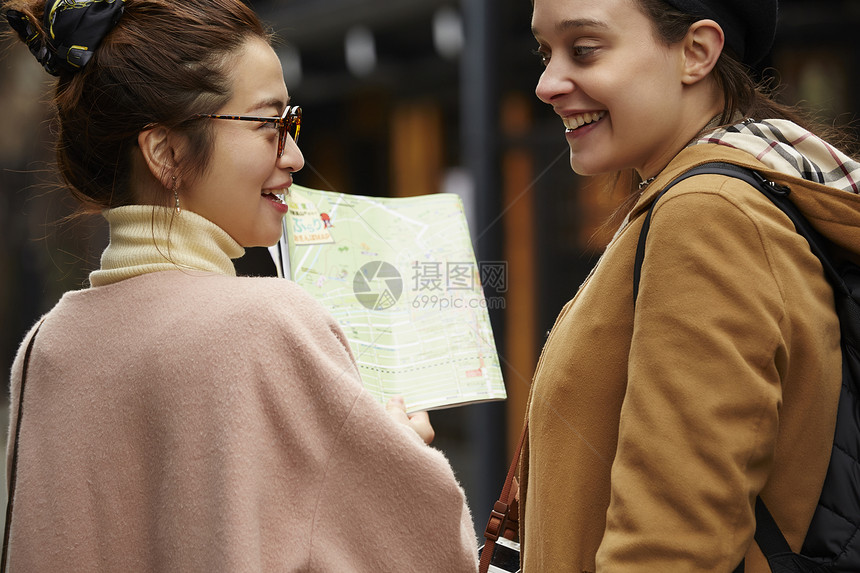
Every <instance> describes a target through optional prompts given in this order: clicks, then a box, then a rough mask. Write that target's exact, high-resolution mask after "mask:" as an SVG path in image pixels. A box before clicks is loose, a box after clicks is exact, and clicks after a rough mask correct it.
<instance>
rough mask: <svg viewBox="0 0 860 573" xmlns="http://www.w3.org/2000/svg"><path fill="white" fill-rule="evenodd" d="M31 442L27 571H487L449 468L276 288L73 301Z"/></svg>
mask: <svg viewBox="0 0 860 573" xmlns="http://www.w3.org/2000/svg"><path fill="white" fill-rule="evenodd" d="M27 338H28V339H29V336H28V337H27ZM26 342H27V341H26V340H25V341H24V345H23V346H22V349H23V348H25V347H26ZM21 354H22V353H19V356H18V358H17V359H16V361H15V363H14V366H13V369H12V405H13V406H12V411H11V420H12V427H11V432H10V435H11V436H14V435H15V430H16V427H15V420H16V416H17V413H18V408H17V403H18V397H19V390H20V380H21V374H22V356H21ZM19 448H20V460H19V466H18V481H17V490H16V492H15V506H14V507H15V510H14V514H13V519H12V527H11V545H10V565H11V570H12V571H15V572H16V573H25V572H28V571H33V572H45V571H122V572H134V571H141V572H143V571H147V572H148V571H183V572H187V571H206V572H213V571H267V572H268V571H332V572H346V571H366V572H368V573H370V572H374V573H377V572H383V571H392V572H395V571H396V572H405V571H428V572H429V571H433V572H437V571H438V572H441V571H445V572H459V571H475V570H476V569H477V565H476V543H475V539H474V532H473V528H472V523H471V518H470V515H469V511H468V508H467V505H466V502H465V499H464V494H463V491H462V490H461V489H460V487H459V485H458V484H457V482H456V480H455V479H454V476H453V474H452V471H451V468H450V466H449V465H448V462H447V460H446V459H445V458H444V457H443V455H442V454H441V453H440V452H438V451H437V450H434V449H432V448H430V447H428V446H426V445H424V444H423V443H422V442H421V440H420V439H419V438H418V436H417V435H416V434H415V433H414V432H413V431H412V430H411V429H409V428H407V427H405V426H402V425H400V424H398V423H395V422H394V421H393V420H391V419H390V417H389V416H388V415H387V414H386V413H385V411H384V409H383V408H382V406H381V405H380V404H378V403H377V402H376V401H375V400H374V399H373V398H371V396H370V395H369V394H368V393H367V392H366V391H364V390H363V389H362V386H361V384H360V382H359V375H358V372H357V369H356V367H355V364H354V361H353V357H352V355H351V353H350V350H349V348H348V346H347V343H346V340H345V338H344V336H343V335H342V333H341V331H340V328H339V327H338V325H337V323H336V322H335V321H334V319H332V318H331V317H330V316H329V315H328V314H327V313H326V312H325V311H324V310H323V309H322V307H321V306H320V305H319V304H318V303H317V302H316V301H314V300H312V299H311V298H310V297H309V296H307V295H306V294H305V293H304V292H303V291H301V290H300V289H299V288H298V287H296V286H295V285H294V284H292V283H290V282H289V281H285V280H282V279H274V278H271V279H269V278H236V277H226V276H221V275H218V274H211V273H201V272H197V271H182V270H174V271H163V272H156V273H149V274H144V275H141V276H137V277H135V278H130V279H127V280H123V281H120V282H117V283H115V284H110V285H107V286H101V287H97V288H90V289H86V290H81V291H76V292H71V293H67V294H66V295H65V296H64V297H63V298H62V300H61V301H60V302H59V303H58V304H57V306H56V307H55V308H54V309H53V310H52V311H51V312H50V313H48V315H47V316H46V319H45V322H44V324H43V326H42V327H41V330H40V331H39V332H38V336H37V338H36V342H35V346H34V350H33V355H32V358H31V362H30V365H29V370H28V375H27V384H26V389H25V397H24V405H23V420H22V423H21V437H20V445H19Z"/></svg>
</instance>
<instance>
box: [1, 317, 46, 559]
mask: <svg viewBox="0 0 860 573" xmlns="http://www.w3.org/2000/svg"><path fill="white" fill-rule="evenodd" d="M40 328H42V323H41V322H40V323H39V326H37V327H36V330H35V331H34V332H33V336H31V337H30V342H29V343H28V344H27V350H25V351H24V367H23V369H22V371H21V388H20V389H19V390H18V417H17V421H16V422H15V442H14V444H13V446H12V461H11V462H10V466H9V492H8V498H7V501H6V529H5V530H4V531H3V554H2V556H0V573H5V571H6V560H7V558H8V556H9V530H10V529H11V527H10V526H11V525H12V501H13V499H14V496H15V483H16V481H17V478H18V440H19V439H20V437H21V411H22V409H23V408H22V407H23V406H24V384H25V383H26V382H27V366H28V365H29V364H30V354H31V353H32V351H33V342H35V340H36V335H37V334H38V333H39V329H40Z"/></svg>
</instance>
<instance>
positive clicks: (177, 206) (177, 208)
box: [172, 175, 182, 214]
mask: <svg viewBox="0 0 860 573" xmlns="http://www.w3.org/2000/svg"><path fill="white" fill-rule="evenodd" d="M172 179H173V197H174V198H175V199H176V204H175V206H174V208H173V209H174V210H175V211H176V213H177V214H179V213H181V212H182V209H180V208H179V192H178V191H177V190H176V187H177V186H176V176H175V175H173V176H172Z"/></svg>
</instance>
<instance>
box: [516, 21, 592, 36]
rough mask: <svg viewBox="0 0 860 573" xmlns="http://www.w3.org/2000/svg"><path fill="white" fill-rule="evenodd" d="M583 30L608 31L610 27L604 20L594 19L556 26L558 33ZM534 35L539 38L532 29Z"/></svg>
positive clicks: (562, 22) (563, 22) (536, 32)
mask: <svg viewBox="0 0 860 573" xmlns="http://www.w3.org/2000/svg"><path fill="white" fill-rule="evenodd" d="M581 28H593V29H598V30H608V29H609V26H608V25H607V24H606V22H604V21H602V20H596V19H594V18H575V19H572V20H562V21H561V22H559V23H558V24H556V26H555V29H556V31H558V32H569V31H570V30H578V29H581ZM532 34H533V35H534V36H539V35H540V34H538V31H537V30H536V29H535V28H534V27H532Z"/></svg>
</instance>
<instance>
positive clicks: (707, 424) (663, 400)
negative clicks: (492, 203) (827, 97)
mask: <svg viewBox="0 0 860 573" xmlns="http://www.w3.org/2000/svg"><path fill="white" fill-rule="evenodd" d="M776 23H777V2H776V0H761V1H756V2H749V1H747V0H535V1H534V10H533V15H532V30H533V33H534V36H535V39H536V41H537V43H538V55H539V56H540V59H541V61H542V62H543V64H544V66H545V69H544V71H543V74H542V75H541V78H540V80H539V82H538V84H537V87H536V90H535V91H536V94H537V96H538V97H539V98H540V99H541V100H542V101H543V102H545V103H547V104H549V105H551V106H552V107H553V109H554V111H555V112H556V113H557V114H558V115H559V117H560V120H561V121H560V122H559V134H560V136H561V135H563V136H564V137H565V138H566V139H567V142H568V144H569V146H570V164H571V167H572V168H573V170H574V171H576V172H577V173H580V174H584V175H593V174H604V173H608V174H612V173H620V172H625V173H627V172H629V173H632V175H633V176H632V177H630V178H619V181H622V180H633V181H635V182H636V183H637V184H638V185H635V186H634V188H633V189H624V190H623V191H625V192H627V193H628V194H629V199H628V201H627V204H626V207H627V209H626V211H625V215H626V217H625V219H624V221H623V223H622V224H621V227H620V228H619V229H618V230H617V232H616V233H615V235H614V238H613V239H612V241H611V242H610V244H609V245H608V247H607V248H606V251H605V252H604V254H603V256H602V257H601V259H600V261H599V263H598V264H597V266H596V268H595V269H594V270H593V271H592V273H591V275H590V276H589V277H588V279H587V280H586V281H585V283H584V284H583V285H582V286H581V287H580V289H579V292H578V293H577V294H576V296H575V297H574V298H573V300H571V301H570V302H568V303H567V305H566V306H565V307H564V308H563V309H562V311H561V313H560V314H559V316H558V319H557V320H556V324H555V326H554V327H553V329H552V331H551V333H550V335H549V338H548V339H547V342H546V345H545V347H544V349H543V353H542V356H541V358H540V361H539V362H538V367H537V370H536V372H535V375H534V381H533V384H532V386H531V394H530V397H529V405H528V413H527V417H526V424H527V429H528V435H527V441H526V446H525V447H524V449H523V454H522V455H523V457H522V459H521V470H522V471H521V475H520V487H521V490H520V508H521V515H520V527H521V530H520V536H521V542H522V556H523V563H522V564H523V571H524V572H525V573H533V572H536V571H553V572H555V571H576V572H583V573H585V572H595V571H624V572H638V571H642V572H652V571H724V572H729V571H733V570H737V571H744V570H745V571H746V572H747V573H749V572H755V573H764V572H766V571H770V567H769V565H768V562H767V561H766V560H765V558H764V557H763V555H762V552H761V551H760V550H759V547H758V545H757V543H756V541H755V540H754V533H755V532H756V525H757V524H756V519H757V516H758V515H759V514H758V513H757V511H756V508H755V506H756V498H757V497H760V499H761V500H763V501H764V503H765V504H766V506H767V508H768V509H769V510H770V512H771V514H772V515H773V518H774V519H775V521H776V523H777V525H778V526H779V528H780V529H781V530H782V532H783V533H784V535H785V538H786V540H787V542H788V544H789V546H790V548H791V549H792V551H794V552H800V550H801V547H802V546H803V545H804V538H805V536H806V534H807V530H808V529H809V528H810V523H811V522H812V521H813V514H814V513H815V512H816V511H817V510H816V505H817V502H818V499H819V495H820V493H821V491H822V485H823V483H824V481H825V475H826V473H827V471H828V463H829V460H830V452H831V446H832V444H833V436H834V425H835V420H836V412H837V403H838V399H839V392H840V385H841V353H840V346H839V339H840V331H839V323H838V320H837V317H836V313H835V309H834V302H833V292H832V289H831V288H830V286H829V284H828V283H827V281H826V280H825V277H824V274H823V272H822V267H821V264H820V263H819V261H818V259H817V258H816V257H815V256H814V255H813V254H812V253H811V251H810V249H809V245H808V244H807V243H806V241H805V240H804V239H803V238H802V237H801V236H800V235H798V234H797V233H796V232H795V229H794V225H793V224H792V222H791V221H790V220H789V219H788V218H787V217H786V216H785V215H784V214H783V212H782V211H781V210H780V209H779V208H777V207H776V206H775V205H774V204H772V203H771V202H770V201H769V200H768V199H767V198H766V197H765V196H764V195H762V193H760V192H759V191H758V190H757V189H756V188H754V187H752V186H751V185H749V184H747V183H745V182H742V181H740V180H739V179H735V178H734V177H730V176H727V175H724V174H722V175H721V174H706V175H698V176H695V177H689V178H686V179H684V180H683V181H680V182H678V183H677V184H676V185H671V189H670V190H669V191H668V192H667V193H666V194H665V195H663V196H662V198H660V200H659V201H657V198H658V197H661V192H662V191H663V190H664V189H665V188H667V187H669V186H670V184H671V183H672V182H673V181H675V180H676V178H678V177H680V176H682V175H683V174H685V173H686V172H687V171H689V170H690V169H692V168H693V167H696V166H699V165H702V164H707V163H713V162H722V163H724V164H725V163H728V164H732V165H734V166H739V167H742V168H744V169H751V170H754V171H756V172H758V174H759V175H760V177H763V178H764V179H766V180H768V181H772V182H774V185H776V186H777V187H778V188H781V189H787V190H790V198H791V199H792V201H793V202H794V204H795V205H796V206H797V208H798V209H799V210H800V211H801V212H802V213H803V215H804V216H805V217H806V218H807V219H808V220H809V221H810V222H811V224H812V225H813V226H814V227H815V228H816V230H817V231H818V232H819V233H821V234H822V235H824V236H825V237H826V238H827V239H829V240H830V241H832V242H833V243H834V244H835V245H836V247H835V248H834V250H835V251H837V252H836V253H835V255H836V256H838V257H841V258H844V259H849V260H857V258H858V256H860V248H858V245H860V196H858V192H860V187H858V184H857V181H860V164H858V163H857V162H856V161H855V160H853V159H852V158H850V157H849V156H847V155H846V154H845V153H843V152H842V151H840V150H839V149H837V148H836V147H834V146H833V145H831V144H830V143H828V141H827V139H829V134H830V131H829V130H823V129H821V128H818V127H814V126H813V124H812V123H811V122H807V121H805V120H803V119H802V115H801V114H800V112H799V110H797V109H794V108H790V107H786V106H784V105H781V104H779V103H777V102H776V101H774V100H773V99H772V98H771V97H769V96H768V95H767V94H766V93H765V92H763V91H762V90H761V89H759V88H758V87H757V86H756V84H755V82H754V81H753V79H752V77H751V75H750V72H749V66H752V65H754V64H756V63H757V62H758V61H759V60H761V59H762V58H763V57H764V56H765V55H766V54H767V52H768V50H769V49H770V44H771V41H772V40H773V37H774V33H775V29H776ZM649 213H650V215H649ZM646 220H650V232H649V234H648V240H647V242H643V243H641V244H640V233H641V231H642V229H643V226H644V224H645V221H646ZM640 249H641V250H640ZM637 251H638V252H637ZM643 260H644V263H642V261H643ZM634 261H639V263H640V264H642V267H641V275H640V281H639V283H638V298H636V299H634V293H635V292H636V291H634ZM634 300H635V304H634ZM828 480H829V478H828ZM816 515H817V514H816ZM840 523H841V522H840ZM849 531H852V529H849ZM828 549H831V548H828ZM785 553H786V554H787V555H790V553H788V552H785ZM833 553H834V552H833V551H830V554H824V553H822V554H816V555H813V556H814V557H815V558H816V559H817V560H818V562H820V563H830V562H831V561H832V560H833V559H834V558H835V557H836V555H834V554H833ZM792 558H794V557H792ZM800 561H801V559H800V558H797V562H800ZM739 564H740V565H739ZM854 569H856V568H854ZM854 569H850V570H854ZM775 570H776V569H775ZM791 570H792V571H794V569H791ZM798 570H799V569H798ZM839 570H849V569H839Z"/></svg>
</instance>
